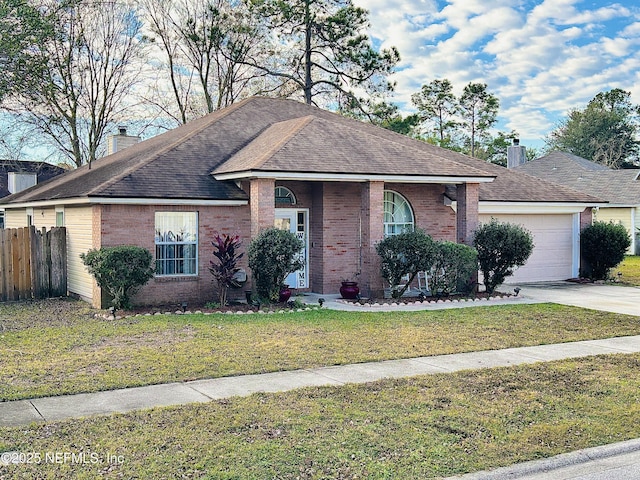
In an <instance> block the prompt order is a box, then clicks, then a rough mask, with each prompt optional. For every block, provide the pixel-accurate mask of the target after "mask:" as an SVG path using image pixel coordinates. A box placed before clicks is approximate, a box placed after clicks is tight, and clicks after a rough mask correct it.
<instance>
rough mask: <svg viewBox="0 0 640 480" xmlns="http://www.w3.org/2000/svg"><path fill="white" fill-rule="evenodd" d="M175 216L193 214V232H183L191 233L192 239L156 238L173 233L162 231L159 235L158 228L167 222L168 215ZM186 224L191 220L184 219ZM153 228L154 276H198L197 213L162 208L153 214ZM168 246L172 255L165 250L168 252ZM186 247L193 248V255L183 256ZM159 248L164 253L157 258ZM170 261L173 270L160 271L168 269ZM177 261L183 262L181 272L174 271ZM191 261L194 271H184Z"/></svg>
mask: <svg viewBox="0 0 640 480" xmlns="http://www.w3.org/2000/svg"><path fill="white" fill-rule="evenodd" d="M170 215H171V216H175V215H184V216H192V215H193V216H194V219H193V220H194V221H193V225H194V231H193V232H185V233H186V234H188V235H189V236H191V235H193V237H194V238H193V239H190V240H178V241H167V240H160V241H159V240H158V239H159V237H162V236H164V237H166V236H167V235H168V234H170V233H173V232H171V231H168V232H162V235H159V233H160V228H165V224H166V223H169V222H168V221H167V219H168V216H170ZM163 218H164V220H163V221H162V222H161V223H160V224H159V219H163ZM184 223H185V224H186V225H189V224H190V223H191V221H186V222H184ZM154 227H155V228H154V230H155V235H154V246H155V258H154V263H155V267H156V273H155V276H156V277H160V278H167V277H197V276H198V270H199V264H198V261H199V258H198V257H199V248H198V239H199V235H198V229H199V215H198V212H197V211H195V212H194V211H188V212H181V211H169V210H163V211H157V212H155V214H154ZM170 247H174V250H173V256H169V255H167V253H166V252H168V251H169V250H170ZM188 247H192V248H193V249H194V252H195V253H194V255H193V256H188V257H187V256H184V255H185V251H186V249H187V248H188ZM159 248H160V249H164V251H165V253H164V255H163V256H162V258H159ZM178 250H182V256H181V257H178V256H177V251H178ZM170 262H173V265H174V268H173V269H172V270H173V272H171V273H162V272H161V270H162V271H167V270H170V269H168V268H167V266H168V265H169V264H170ZM178 262H183V263H182V272H176V271H177V270H179V268H178V265H179V264H178ZM191 262H194V263H193V267H194V271H193V272H185V270H186V268H185V267H186V266H187V265H190V264H191ZM161 264H163V265H164V268H162V269H161V268H160V265H161Z"/></svg>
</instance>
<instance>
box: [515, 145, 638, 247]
mask: <svg viewBox="0 0 640 480" xmlns="http://www.w3.org/2000/svg"><path fill="white" fill-rule="evenodd" d="M516 168H517V169H518V170H519V171H522V172H525V173H528V174H529V175H534V176H536V177H539V178H543V179H545V180H549V181H552V182H554V183H557V184H560V185H564V186H566V187H569V188H573V189H574V190H578V191H580V192H586V193H589V194H591V195H595V196H597V197H599V198H602V199H603V200H606V201H607V202H608V203H607V204H606V205H603V206H601V207H599V208H596V209H594V212H593V219H594V221H595V220H598V221H602V222H614V223H621V224H622V225H624V226H625V227H626V229H627V231H628V232H629V236H630V237H631V246H630V247H629V250H628V253H630V254H635V255H640V234H638V229H639V228H640V169H622V170H613V169H611V168H609V167H607V166H605V165H602V164H600V163H595V162H591V161H589V160H586V159H584V158H582V157H578V156H576V155H573V154H571V153H567V152H559V151H556V152H551V153H549V154H548V155H545V156H543V157H540V158H536V159H535V160H532V161H530V162H526V163H523V164H522V165H519V166H518V167H516Z"/></svg>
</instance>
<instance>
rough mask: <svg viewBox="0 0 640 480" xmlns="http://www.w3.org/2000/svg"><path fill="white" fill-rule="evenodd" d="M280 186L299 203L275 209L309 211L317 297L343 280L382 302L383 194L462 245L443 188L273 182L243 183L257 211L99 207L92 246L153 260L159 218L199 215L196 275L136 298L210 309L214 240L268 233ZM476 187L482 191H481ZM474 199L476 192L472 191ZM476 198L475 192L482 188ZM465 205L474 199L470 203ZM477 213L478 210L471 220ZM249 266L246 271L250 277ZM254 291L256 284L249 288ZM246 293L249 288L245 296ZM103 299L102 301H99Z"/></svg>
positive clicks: (149, 288) (235, 293)
mask: <svg viewBox="0 0 640 480" xmlns="http://www.w3.org/2000/svg"><path fill="white" fill-rule="evenodd" d="M276 185H282V186H285V187H287V188H289V189H290V190H291V191H292V192H293V193H294V195H295V196H296V200H297V203H296V205H281V206H277V207H275V208H305V209H309V230H310V231H309V286H310V290H312V291H314V292H319V293H338V290H339V288H340V284H341V281H342V280H345V279H352V280H356V281H358V282H359V284H360V287H361V290H362V294H363V295H371V294H373V295H381V294H382V289H383V288H384V285H383V281H382V278H381V276H380V263H379V258H378V255H377V253H376V252H375V245H376V244H377V242H379V241H380V240H381V239H382V237H383V192H384V190H393V191H396V192H398V193H400V194H401V195H403V196H404V197H405V198H406V199H407V200H408V201H409V203H410V204H411V207H412V209H413V212H414V215H415V220H416V225H417V226H418V227H419V228H421V229H423V230H425V231H426V232H427V233H428V234H429V235H431V236H432V237H434V238H435V239H436V240H450V241H455V239H456V214H455V213H454V212H453V210H452V209H451V208H450V207H448V206H445V205H444V199H443V194H444V187H443V186H442V185H418V184H385V183H384V182H369V183H349V182H325V183H320V182H303V181H299V182H277V183H276V182H274V181H270V180H263V179H256V180H251V182H244V183H243V188H245V189H246V190H249V193H250V198H251V201H252V204H251V205H248V206H240V207H231V206H229V207H224V206H221V207H216V206H199V207H193V206H178V205H176V206H136V205H102V206H95V207H94V214H93V215H94V217H93V244H94V247H96V248H98V247H100V246H115V245H125V244H131V245H140V246H142V247H145V248H147V249H149V251H151V252H152V254H154V255H155V234H154V233H155V212H157V211H158V212H163V211H164V212H194V211H196V212H198V275H197V276H176V277H172V276H171V277H156V278H154V279H152V280H151V281H150V282H149V283H148V284H147V285H145V286H144V287H143V288H142V289H141V290H140V291H139V292H138V293H137V294H136V296H135V297H134V299H133V300H134V303H135V304H139V305H154V304H156V305H157V304H168V305H174V306H177V305H178V304H179V303H181V302H182V301H187V302H189V303H192V304H197V303H205V302H207V301H211V300H215V299H216V297H217V294H216V291H215V287H214V284H213V280H212V277H211V274H210V273H209V270H208V268H209V261H210V260H211V259H212V258H213V256H212V247H211V239H212V238H213V235H214V234H216V233H226V234H234V235H235V234H238V235H240V237H241V238H242V239H243V244H244V249H245V252H246V248H247V247H248V245H249V242H250V238H251V237H252V235H255V234H257V232H258V231H259V230H260V229H261V228H266V227H270V226H272V225H273V223H274V219H275V208H274V203H275V198H274V188H275V186H276ZM476 187H477V186H476ZM471 193H472V195H471V197H470V198H471V199H473V191H472V192H471ZM476 195H477V188H476ZM466 198H469V197H468V196H467V197H466ZM474 211H475V212H476V217H475V218H476V222H477V204H476V206H475V210H474V208H473V206H472V207H471V208H470V209H468V213H472V212H474ZM247 262H248V259H247V257H246V254H245V258H243V259H242V265H241V266H242V267H243V268H245V269H247V273H248V275H249V277H250V274H251V272H250V271H249V270H248V265H247ZM358 273H359V275H357V276H356V274H358ZM250 287H251V285H250V280H249V283H248V284H247V285H246V286H245V288H246V289H249V288H250ZM243 290H244V289H243ZM243 290H232V291H230V299H234V298H244V292H243ZM96 298H97V297H96Z"/></svg>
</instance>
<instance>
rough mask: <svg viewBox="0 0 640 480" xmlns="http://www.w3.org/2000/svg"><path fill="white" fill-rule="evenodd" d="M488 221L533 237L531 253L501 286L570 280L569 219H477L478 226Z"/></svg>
mask: <svg viewBox="0 0 640 480" xmlns="http://www.w3.org/2000/svg"><path fill="white" fill-rule="evenodd" d="M491 217H494V218H496V220H498V221H500V222H509V223H514V224H516V225H522V226H523V227H525V228H526V229H527V230H529V231H530V232H531V233H532V234H533V243H534V248H533V253H532V254H531V257H529V260H528V261H527V263H526V264H525V265H524V266H522V267H520V268H519V269H517V270H516V271H515V273H514V274H513V276H511V277H508V278H507V280H506V282H505V283H522V282H545V281H556V280H566V279H568V278H571V277H573V276H574V273H575V272H574V270H575V269H574V258H575V256H574V249H575V248H579V247H577V246H576V245H575V242H574V234H573V215H570V214H568V215H565V214H563V215H524V214H523V215H504V214H497V215H480V222H481V223H487V222H490V221H491Z"/></svg>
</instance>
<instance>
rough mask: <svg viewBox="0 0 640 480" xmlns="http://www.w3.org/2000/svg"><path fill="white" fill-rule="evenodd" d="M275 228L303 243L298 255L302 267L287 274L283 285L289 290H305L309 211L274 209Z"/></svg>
mask: <svg viewBox="0 0 640 480" xmlns="http://www.w3.org/2000/svg"><path fill="white" fill-rule="evenodd" d="M275 226H276V228H279V229H281V230H289V231H290V232H291V233H294V234H295V235H296V236H297V237H298V238H299V239H300V240H302V242H303V243H304V246H303V248H302V250H301V251H300V253H299V258H300V259H302V261H303V262H304V267H302V268H301V269H300V270H298V271H296V272H293V273H291V274H289V276H288V277H287V278H286V280H285V283H286V284H287V285H289V286H290V287H291V288H307V287H308V286H309V281H308V278H309V209H306V208H276V220H275Z"/></svg>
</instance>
